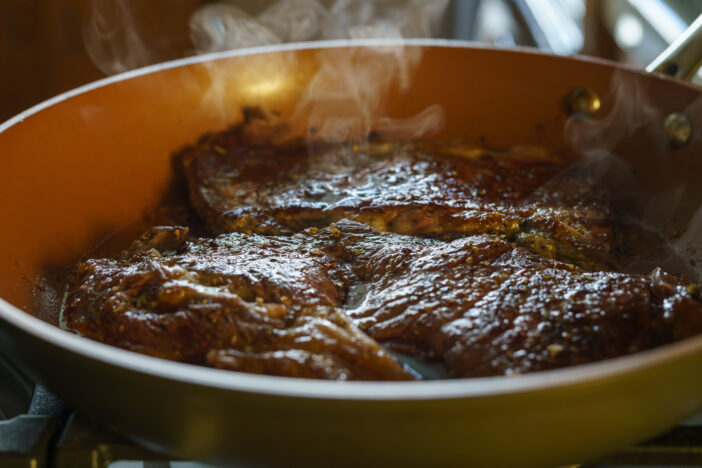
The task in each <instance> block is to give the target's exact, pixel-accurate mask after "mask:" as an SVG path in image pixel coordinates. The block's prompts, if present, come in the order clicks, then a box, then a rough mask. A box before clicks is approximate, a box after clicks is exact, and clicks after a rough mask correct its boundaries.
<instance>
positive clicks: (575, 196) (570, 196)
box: [182, 126, 612, 269]
mask: <svg viewBox="0 0 702 468" xmlns="http://www.w3.org/2000/svg"><path fill="white" fill-rule="evenodd" d="M182 162H183V167H184V169H185V173H186V176H187V179H188V183H189V187H190V198H191V201H192V203H193V206H194V207H195V209H196V211H197V212H198V214H199V215H200V216H201V217H202V219H204V220H205V222H206V224H207V225H208V226H209V227H210V228H211V229H212V230H213V231H215V232H218V233H223V232H244V233H260V234H290V233H292V232H299V231H300V230H302V229H304V228H307V227H311V226H315V227H323V226H327V225H329V223H331V222H334V221H338V220H340V219H344V218H346V219H351V220H355V221H359V222H362V223H364V224H368V225H370V226H373V227H375V228H376V229H378V230H380V231H389V232H394V233H398V234H408V235H417V236H424V237H434V238H442V239H450V238H456V237H461V236H465V235H475V234H492V235H497V236H504V238H506V239H508V240H511V241H514V242H517V243H518V244H520V245H523V246H526V247H528V248H530V249H531V250H533V251H535V252H538V253H540V254H541V255H543V256H546V257H549V258H557V259H562V260H567V261H571V262H575V263H577V264H578V265H581V266H583V267H585V268H587V269H602V268H605V267H606V266H607V265H608V264H609V262H608V259H607V254H608V252H609V251H610V243H611V237H612V232H611V231H612V228H611V219H610V218H611V215H610V209H609V202H608V199H607V196H606V194H605V193H604V191H602V190H599V189H597V188H596V187H595V185H594V184H593V183H592V181H591V180H590V179H589V177H588V175H587V174H585V173H576V172H573V173H569V172H567V171H564V170H563V169H564V166H563V164H561V162H559V161H558V160H556V159H555V158H553V157H552V156H550V155H547V154H545V153H544V152H543V151H535V150H533V149H531V150H528V149H524V148H523V149H516V150H511V151H508V152H503V153H495V152H489V151H486V150H480V149H471V148H466V147H465V146H460V145H455V144H454V145H451V144H438V143H414V144H409V143H408V144H397V143H389V142H374V143H369V144H364V145H361V146H350V145H318V146H312V147H308V146H305V145H302V144H296V143H287V144H281V145H271V144H270V142H269V141H268V140H267V139H266V138H263V139H260V138H258V135H257V133H256V132H255V131H252V130H251V129H250V127H249V126H239V127H236V128H234V129H231V130H229V131H226V132H221V133H218V134H215V135H212V136H208V137H206V138H203V139H201V140H200V141H199V142H198V144H197V145H195V146H194V147H191V148H189V149H187V150H186V151H185V152H184V153H183V155H182Z"/></svg>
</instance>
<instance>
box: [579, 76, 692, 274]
mask: <svg viewBox="0 0 702 468" xmlns="http://www.w3.org/2000/svg"><path fill="white" fill-rule="evenodd" d="M603 102H611V103H612V105H611V109H610V110H609V111H608V112H607V113H606V114H605V115H604V116H603V117H602V118H599V119H581V118H571V119H570V120H569V121H568V123H567V124H566V128H565V139H566V142H567V143H568V144H569V145H570V146H571V147H572V149H573V151H574V153H576V154H577V155H578V156H579V157H580V159H579V162H578V164H576V166H575V167H574V168H573V169H572V170H583V169H584V170H585V171H587V173H588V174H590V175H591V176H593V177H594V178H595V179H596V180H597V183H598V184H601V185H603V186H605V187H606V188H608V189H609V191H610V193H611V195H612V201H613V205H614V207H615V210H616V211H617V213H616V215H615V217H616V220H617V222H620V223H623V224H625V225H629V226H635V227H637V228H638V229H639V230H640V232H641V233H646V234H644V235H643V236H644V237H645V238H647V239H648V242H643V245H642V246H640V247H639V249H638V250H637V251H635V252H634V254H635V255H634V257H632V258H631V259H630V264H629V266H628V267H629V268H631V269H633V270H635V271H638V272H641V273H644V272H648V271H650V270H651V269H652V268H653V267H655V266H663V267H664V268H665V269H668V270H669V271H674V272H682V273H687V274H691V275H692V276H694V277H696V278H697V279H700V278H702V274H700V273H702V269H700V267H701V266H702V206H700V207H699V208H697V209H696V211H694V212H692V213H689V212H687V213H686V212H685V208H686V206H683V201H684V200H686V199H688V198H689V197H690V195H694V194H695V193H696V192H697V191H698V190H696V188H695V187H691V186H690V182H685V183H680V180H681V178H680V177H678V176H676V174H680V173H681V174H686V173H689V171H695V170H698V169H694V166H695V161H694V158H690V157H686V156H685V151H684V148H683V149H680V150H676V151H671V150H669V148H668V145H667V144H666V141H665V139H664V137H663V132H662V125H663V120H664V118H665V116H666V114H665V113H663V112H662V111H661V110H660V106H659V105H657V104H656V103H655V96H654V95H652V94H649V91H648V90H647V89H646V88H644V87H643V85H642V83H641V81H640V80H638V79H636V76H635V75H634V74H631V73H622V72H617V73H615V74H614V75H613V78H612V84H611V86H610V88H609V91H608V95H607V96H604V97H603ZM675 111H678V112H683V113H684V114H686V115H687V116H688V117H689V118H690V119H691V120H692V122H693V125H694V123H695V122H702V99H697V100H695V101H694V102H692V103H690V104H689V105H687V106H686V107H685V108H684V109H675ZM693 128H694V130H695V132H694V133H693V135H692V137H691V141H690V142H688V143H687V145H692V144H694V142H695V141H699V140H700V138H702V129H700V128H699V126H697V127H693ZM625 143H626V147H627V151H626V153H625V152H624V146H625ZM687 156H691V155H689V154H688V155H687ZM698 202H702V197H699V196H698ZM647 236H648V237H647ZM695 266H696V267H697V268H694V267H695ZM691 267H692V268H691Z"/></svg>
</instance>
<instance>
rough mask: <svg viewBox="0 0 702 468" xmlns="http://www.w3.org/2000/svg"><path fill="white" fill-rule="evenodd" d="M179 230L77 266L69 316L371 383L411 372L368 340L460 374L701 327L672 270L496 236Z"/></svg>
mask: <svg viewBox="0 0 702 468" xmlns="http://www.w3.org/2000/svg"><path fill="white" fill-rule="evenodd" d="M186 233H187V229H185V228H174V227H172V228H158V229H154V230H152V231H150V232H148V233H147V234H145V236H144V237H142V239H141V240H139V241H137V242H136V243H135V244H134V245H133V246H132V247H131V248H130V249H129V250H127V251H126V252H125V253H124V254H123V255H122V256H121V257H119V258H117V259H99V260H88V261H86V262H84V263H82V264H81V265H80V266H79V268H78V273H77V277H76V280H75V283H74V285H73V286H72V288H71V289H70V291H69V294H68V296H67V302H66V309H65V313H64V318H65V320H66V323H67V325H68V326H69V327H70V328H72V329H74V330H76V331H78V332H80V333H82V334H84V335H86V336H88V337H90V338H93V339H97V340H100V341H104V342H107V343H110V344H113V345H116V346H120V347H123V348H127V349H131V350H134V351H138V352H142V353H147V354H151V355H155V356H161V357H165V358H169V359H176V360H183V361H189V362H198V363H206V364H208V365H211V366H216V367H220V368H226V369H233V370H241V371H246V372H258V373H267V374H275V375H289V376H299V377H317V378H328V379H382V380H387V379H406V378H409V375H408V374H407V373H406V371H405V370H404V369H403V368H402V367H401V366H400V365H399V364H398V363H397V362H396V361H394V360H393V359H392V358H391V357H390V356H389V355H388V354H386V353H385V352H383V351H382V350H381V348H380V347H379V346H378V344H377V342H383V343H385V344H386V345H387V346H390V347H394V348H396V349H401V350H402V351H404V352H412V353H415V354H418V355H420V356H423V357H424V358H426V359H430V360H438V361H440V362H443V363H444V364H445V365H446V367H447V368H448V369H449V371H450V372H451V373H452V374H453V375H454V376H466V377H467V376H487V375H502V374H511V373H523V372H532V371H538V370H544V369H551V368H557V367H563V366H567V365H572V364H579V363H586V362H592V361H597V360H600V359H604V358H609V357H614V356H620V355H624V354H628V353H631V352H635V351H639V350H643V349H648V348H652V347H655V346H659V345H662V344H665V343H669V342H671V341H674V340H678V339H681V338H684V337H687V336H690V335H694V334H697V333H700V332H702V304H701V303H700V301H699V298H698V297H697V293H696V291H695V289H694V287H692V286H691V285H687V284H684V283H683V282H681V281H680V280H679V279H678V278H675V277H673V276H670V275H665V274H663V273H660V272H659V273H657V274H655V275H653V276H641V275H630V274H624V273H610V272H588V271H585V270H584V269H582V268H580V267H578V266H575V265H572V264H569V263H564V262H560V261H556V260H551V259H546V258H543V257H541V256H539V255H537V254H534V253H533V252H531V251H529V250H527V249H524V248H521V247H517V246H515V245H514V244H512V243H510V242H507V241H505V240H502V239H500V238H498V237H495V236H487V235H477V236H469V237H464V238H460V239H454V240H437V239H431V238H421V237H415V236H405V235H398V234H393V233H387V232H380V231H378V230H376V229H374V228H372V227H370V226H367V225H365V224H361V223H356V222H352V221H341V222H338V223H335V224H332V225H331V226H330V227H328V228H324V229H321V230H317V229H308V230H306V231H305V232H302V233H299V234H295V235H291V236H281V235H265V236H264V235H257V234H252V235H246V234H241V233H230V234H224V235H221V236H219V237H217V238H215V239H191V240H188V239H187V238H186ZM361 330H363V331H365V333H367V335H366V334H364V333H363V332H361Z"/></svg>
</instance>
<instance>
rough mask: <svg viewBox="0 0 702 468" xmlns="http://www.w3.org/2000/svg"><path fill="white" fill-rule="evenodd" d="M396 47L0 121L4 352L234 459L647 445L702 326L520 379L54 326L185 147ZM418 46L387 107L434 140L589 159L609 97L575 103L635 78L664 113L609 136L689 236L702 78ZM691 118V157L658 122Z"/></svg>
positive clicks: (180, 68)
mask: <svg viewBox="0 0 702 468" xmlns="http://www.w3.org/2000/svg"><path fill="white" fill-rule="evenodd" d="M379 44H385V45H388V44H394V45H396V46H397V45H398V44H397V43H388V42H378V41H369V42H363V43H354V45H351V44H348V43H344V42H331V43H318V44H298V45H295V44H293V45H288V46H280V47H270V48H259V49H251V50H246V51H237V52H230V53H224V54H217V55H209V56H201V57H196V58H192V59H186V60H181V61H176V62H171V63H167V64H163V65H158V66H153V67H149V68H146V69H142V70H138V71H135V72H130V73H126V74H123V75H119V76H116V77H112V78H109V79H106V80H103V81H101V82H97V83H94V84H91V85H88V86H85V87H83V88H80V89H77V90H75V91H72V92H69V93H67V94H64V95H61V96H58V97H56V98H55V99H52V100H50V101H47V102H45V103H43V104H40V105H39V106H37V107H35V108H33V109H31V110H29V111H27V112H25V113H23V114H21V115H19V116H18V117H16V118H14V119H12V120H10V121H9V122H7V123H5V124H3V125H2V126H0V220H2V229H0V246H2V247H1V248H0V297H2V298H3V299H0V351H1V352H2V353H4V354H6V355H7V356H9V357H10V358H11V359H13V360H14V361H16V362H17V363H18V364H19V365H20V366H21V367H22V368H23V369H24V370H26V372H27V373H28V374H29V375H30V376H31V377H32V378H33V379H36V381H38V382H40V383H42V384H44V385H46V386H47V387H48V388H49V389H50V390H51V391H53V392H55V393H56V394H58V395H59V396H60V397H61V398H63V399H64V400H65V401H66V402H67V403H68V404H69V405H71V406H72V407H74V408H75V409H76V410H78V411H79V412H80V413H82V414H83V415H84V416H86V417H88V418H89V419H91V420H93V421H95V422H97V423H99V424H101V425H104V426H107V427H110V428H112V429H114V430H115V431H118V432H119V433H120V434H123V435H125V436H127V437H129V438H130V439H132V440H134V441H137V442H139V443H141V444H144V445H145V446H147V447H149V448H152V449H154V450H158V451H162V452H167V453H170V454H172V455H175V456H179V457H185V458H194V459H202V460H207V461H211V462H219V463H223V464H230V463H233V462H246V463H254V464H263V465H293V464H295V465H300V464H303V463H304V464H305V465H326V466H330V465H348V466H358V465H359V464H361V463H363V464H372V465H388V466H412V465H426V466H458V465H462V466H521V467H523V466H549V465H558V464H564V463H569V462H580V461H585V460H589V459H592V458H593V457H598V456H600V455H603V454H605V453H607V452H609V451H613V450H616V449H618V448H621V447H624V446H626V445H628V444H633V443H635V442H638V441H641V440H643V439H645V438H647V437H650V436H653V435H655V434H656V433H659V432H661V431H663V430H665V429H666V428H668V427H670V426H671V425H673V424H674V423H676V422H678V421H679V420H681V419H682V418H685V417H686V416H689V415H691V414H692V413H694V412H696V411H698V410H700V409H702V372H700V369H702V336H700V337H696V338H693V339H689V340H687V341H684V342H680V343H677V344H674V345H670V346H665V347H662V348H658V349H655V350H652V351H648V352H643V353H639V354H635V355H631V356H628V357H623V358H618V359H612V360H608V361H605V362H601V363H596V364H590V365H583V366H579V367H574V368H569V369H563V370H556V371H548V372H542V373H535V374H531V375H524V376H519V377H511V378H507V377H497V378H479V379H468V380H451V381H448V380H447V381H425V382H412V383H382V382H380V383H367V382H366V383H360V382H359V383H357V382H353V383H348V382H346V383H337V382H326V381H310V380H297V379H290V378H279V377H268V376H260V375H247V374H241V373H236V372H227V371H220V370H215V369H209V368H202V367H195V366H191V365H186V364H180V363H175V362H168V361H164V360H160V359H156V358H151V357H147V356H143V355H138V354H134V353H131V352H127V351H123V350H120V349H116V348H113V347H110V346H106V345H103V344H100V343H97V342H93V341H90V340H87V339H84V338H82V337H79V336H76V335H74V334H71V333H69V332H66V331H63V330H62V329H60V328H58V327H57V326H55V322H56V311H57V309H58V308H57V304H58V303H59V300H60V292H61V291H60V290H59V291H57V290H56V289H55V288H54V287H53V279H52V277H51V276H49V275H47V272H49V271H52V270H55V268H56V267H61V266H68V265H72V264H73V263H74V262H75V261H76V259H78V258H80V257H81V256H83V255H85V254H86V252H89V251H91V250H92V249H93V248H94V246H95V244H96V243H97V242H98V241H99V240H100V239H102V238H104V237H105V235H106V234H107V233H110V232H113V231H115V230H117V229H119V228H121V227H123V226H125V225H129V224H130V223H133V222H134V221H135V220H138V219H140V218H141V217H142V214H143V213H144V212H145V211H150V210H153V209H154V208H155V207H157V206H158V205H159V203H161V200H162V199H163V198H164V196H165V195H166V193H167V192H168V190H169V185H170V183H171V182H172V177H173V176H172V170H171V165H170V155H171V153H172V152H173V151H174V150H177V149H178V148H180V147H181V146H183V145H185V144H187V143H189V142H191V141H193V140H194V139H196V138H197V137H198V135H200V134H202V133H203V132H206V131H211V130H216V129H220V128H224V127H225V126H227V125H229V124H231V123H232V122H235V121H237V120H239V119H240V114H239V112H240V109H241V107H242V105H259V106H261V107H263V108H264V109H271V110H277V111H279V112H280V113H281V116H282V118H283V119H285V118H287V117H289V116H290V115H291V114H292V113H293V110H294V109H295V105H296V102H297V101H298V99H299V97H300V95H301V93H302V92H303V91H304V89H305V88H306V86H307V85H308V83H309V80H310V79H311V78H312V77H313V76H314V75H315V73H316V71H317V70H318V69H319V67H320V64H321V58H322V56H323V55H324V54H329V53H337V52H338V53H348V51H349V50H357V49H354V48H369V47H373V46H378V45H379ZM403 44H404V47H405V49H406V50H407V51H420V52H421V53H422V54H421V60H420V61H419V62H418V64H417V66H416V67H414V68H412V69H411V71H410V75H411V76H410V80H409V83H410V86H409V89H407V90H404V91H403V90H402V89H401V87H399V86H396V87H391V91H389V93H388V95H387V96H386V107H385V111H386V113H387V115H390V116H393V117H408V116H411V115H414V114H416V113H417V112H419V111H420V110H422V109H424V108H426V107H427V106H429V105H432V104H436V103H438V104H440V105H441V106H442V108H443V110H444V112H445V117H446V119H445V120H446V123H445V125H444V127H443V128H442V130H441V131H440V133H439V134H437V135H436V137H437V138H458V139H461V140H463V141H465V142H467V143H475V144H485V145H489V146H496V147H507V146H510V145H514V144H524V143H527V144H538V145H541V146H545V147H547V148H550V149H551V150H553V151H557V152H567V153H573V154H575V153H577V152H578V148H574V147H573V140H570V139H569V138H566V137H564V135H570V134H571V133H572V132H574V131H575V132H576V133H577V128H575V127H573V126H577V125H585V126H586V125H591V127H588V128H591V129H592V128H595V129H596V128H597V127H592V123H588V122H590V121H588V120H587V119H584V118H580V119H570V120H569V115H568V112H566V111H565V109H567V108H570V109H571V110H573V108H575V109H576V110H577V109H581V110H588V106H589V105H591V104H592V100H591V101H587V100H586V101H585V104H584V106H585V107H584V108H583V103H582V102H580V101H578V100H577V99H576V100H575V101H572V100H571V101H568V98H567V96H571V97H572V96H573V95H572V94H570V93H571V92H572V91H573V90H576V89H578V88H583V87H586V88H588V89H590V90H592V91H594V92H595V93H597V95H599V97H600V98H601V104H602V105H601V108H600V110H599V111H598V112H597V114H596V116H597V115H599V116H600V117H602V119H601V120H600V121H601V122H605V123H607V122H606V119H607V116H608V115H616V112H618V110H617V109H618V108H617V102H618V101H617V96H618V93H615V92H613V91H614V88H613V86H614V84H613V77H614V75H616V76H617V79H616V82H618V83H625V84H627V86H635V87H636V90H637V91H636V92H637V93H638V94H637V95H636V96H637V99H636V100H635V101H634V102H635V103H637V102H638V103H641V105H642V106H643V105H644V104H645V108H646V110H647V112H649V111H650V112H649V113H648V114H645V115H647V116H648V117H647V118H648V120H646V119H644V120H641V121H638V124H637V126H636V127H635V128H634V127H631V126H630V125H628V124H627V123H624V122H617V121H612V122H609V123H608V124H607V125H608V127H607V128H609V129H610V130H607V131H606V132H609V133H607V135H610V136H611V135H612V131H611V129H612V128H614V129H615V130H616V131H615V132H614V134H619V135H620V136H621V138H612V139H610V140H608V141H610V143H611V146H612V147H613V149H615V150H616V151H617V152H618V153H619V154H621V155H623V157H624V158H625V159H626V160H627V161H628V164H630V165H631V166H632V167H633V168H634V169H635V170H636V172H635V174H636V176H635V180H634V182H633V183H634V184H635V185H636V186H637V187H638V190H640V196H638V197H635V199H633V201H631V204H632V209H636V208H637V207H638V208H641V207H645V206H648V205H646V203H648V202H650V201H651V200H655V199H656V198H657V197H662V196H663V195H664V194H668V193H670V192H671V190H673V189H675V188H679V190H677V192H676V193H679V196H678V203H675V204H674V205H670V206H669V207H668V206H667V207H666V210H667V211H674V212H675V215H676V216H675V217H674V224H675V223H678V224H679V226H677V225H676V226H677V227H678V228H679V229H682V228H684V226H685V225H686V223H687V222H688V221H689V219H690V218H691V217H692V215H693V213H694V212H695V210H696V209H697V207H698V206H699V205H700V201H702V184H699V183H698V180H699V174H702V158H700V157H699V156H700V153H701V152H702V147H701V145H702V141H700V140H699V138H695V135H694V128H695V125H696V124H697V125H699V123H698V122H695V121H694V116H692V114H693V111H694V109H693V108H690V105H691V104H692V105H694V104H693V103H695V102H696V100H697V99H698V98H699V97H700V89H699V88H697V87H694V86H691V85H688V84H686V83H683V82H680V81H677V80H675V79H671V78H667V77H664V76H661V75H654V74H647V73H643V72H640V71H636V70H630V69H626V68H621V67H618V66H616V65H614V64H611V63H606V62H601V61H595V60H590V59H585V58H562V57H555V56H549V55H543V54H539V53H535V52H528V51H514V50H509V51H508V50H491V49H483V48H476V47H474V46H471V45H468V44H463V43H455V42H443V41H427V40H417V41H407V42H404V43H403ZM222 76H225V77H226V80H223V81H218V78H221V77H222ZM615 84H616V83H615ZM215 89H216V90H218V91H217V94H216V96H217V99H212V93H213V90H215ZM576 94H577V93H576ZM619 94H621V93H619ZM590 97H592V96H590ZM579 102H580V103H579ZM588 102H589V104H588ZM590 107H592V106H590ZM594 107H596V106H594ZM594 107H593V109H594ZM634 107H636V106H634ZM593 109H590V110H593ZM619 110H621V109H619ZM613 112H615V114H612V113H613ZM673 112H687V113H688V114H690V115H689V116H692V117H691V118H692V119H693V122H692V128H693V135H692V138H691V140H690V141H688V142H687V143H685V144H683V145H682V146H680V147H678V148H675V147H674V146H675V145H676V143H675V142H672V141H671V140H669V139H666V138H665V137H664V136H663V132H662V130H661V126H662V121H663V120H664V118H665V116H667V115H669V114H670V113H673ZM592 122H594V120H593V121H592ZM566 125H567V126H568V128H567V129H566V130H564V128H565V127H566ZM678 130H680V131H681V132H682V134H683V136H684V129H682V130H681V129H678ZM603 131H604V130H603ZM595 134H599V133H597V132H596V133H595ZM673 136H674V135H673ZM682 139H683V140H684V138H682ZM578 141H582V138H581V139H580V140H578ZM586 143H587V142H586ZM680 143H682V141H679V142H678V143H677V144H678V145H679V144H680ZM639 205H640V206H639ZM669 218H670V219H673V217H669ZM673 228H675V226H673ZM700 243H702V239H700ZM693 273H694V272H693ZM47 322H49V323H47Z"/></svg>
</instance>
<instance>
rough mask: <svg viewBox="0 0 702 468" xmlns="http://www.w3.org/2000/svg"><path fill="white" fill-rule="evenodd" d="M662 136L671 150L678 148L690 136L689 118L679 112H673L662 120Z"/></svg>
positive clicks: (690, 123)
mask: <svg viewBox="0 0 702 468" xmlns="http://www.w3.org/2000/svg"><path fill="white" fill-rule="evenodd" d="M663 135H665V137H666V139H667V140H668V142H669V143H670V145H671V146H672V147H673V148H680V147H681V146H682V145H684V144H685V143H687V142H688V140H689V139H690V136H691V135H692V122H690V118H689V117H688V116H686V115H685V114H682V113H680V112H673V113H672V114H668V116H667V117H666V118H665V119H664V120H663Z"/></svg>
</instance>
